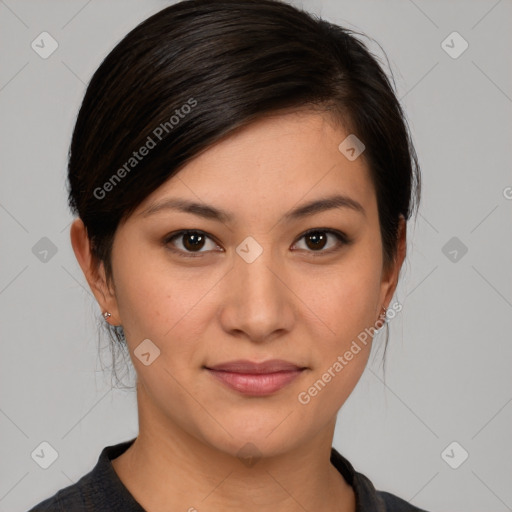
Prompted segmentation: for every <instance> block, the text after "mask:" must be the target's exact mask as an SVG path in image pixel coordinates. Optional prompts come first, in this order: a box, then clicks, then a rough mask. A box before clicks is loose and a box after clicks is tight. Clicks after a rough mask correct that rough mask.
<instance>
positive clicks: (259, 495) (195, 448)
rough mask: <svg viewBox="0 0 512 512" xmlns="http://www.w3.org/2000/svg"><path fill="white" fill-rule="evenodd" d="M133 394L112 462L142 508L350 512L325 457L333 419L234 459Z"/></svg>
mask: <svg viewBox="0 0 512 512" xmlns="http://www.w3.org/2000/svg"><path fill="white" fill-rule="evenodd" d="M138 398H139V400H138V405H139V435H138V437H137V439H136V440H135V441H134V443H133V444H132V446H130V448H129V449H128V450H127V451H126V452H125V453H123V454H122V455H121V456H119V457H118V458H116V459H114V460H113V461H112V465H113V467H114V470H115V471H116V473H117V474H118V476H119V478H120V479H121V481H122V482H123V483H124V485H125V486H126V487H127V489H128V490H129V492H130V493H131V494H132V495H133V497H134V498H135V499H136V500H137V501H138V502H139V503H140V504H141V505H142V506H143V508H145V509H146V510H148V511H150V512H163V511H168V510H184V511H189V512H195V511H197V512H201V511H202V510H208V511H209V512H221V511H222V512H231V511H235V510H237V511H238V510H244V511H247V512H256V511H258V512H259V511H261V510H263V509H264V510H268V511H271V512H291V511H294V512H295V511H297V510H316V511H326V512H327V511H331V512H332V511H339V512H355V495H354V492H353V489H352V487H351V486H350V485H349V484H348V483H347V482H345V480H344V478H343V476H342V475H341V474H340V473H339V472H338V470H337V469H336V468H335V467H334V466H333V465H332V464H331V462H330V453H331V446H332V438H333V434H334V426H335V420H336V418H333V420H332V422H331V424H329V425H328V426H327V427H326V428H325V429H324V430H323V431H322V432H320V433H319V435H318V436H317V437H315V438H313V439H310V440H309V441H308V442H307V443H304V444H301V445H300V446H298V447H297V448H296V449H294V450H293V451H290V452H286V453H283V454H280V455H276V456H273V457H262V458H258V457H257V456H256V457H254V458H252V459H251V458H242V457H240V458H239V457H235V456H233V455H231V454H227V453H225V452H222V451H219V450H217V449H216V448H215V447H212V446H210V445H207V444H205V443H204V442H202V441H201V440H199V439H198V438H197V437H195V436H193V435H191V434H190V433H188V432H186V431H185V430H184V429H182V428H180V427H179V425H176V424H175V423H170V422H169V418H159V420H157V421H155V417H157V416H155V414H156V412H155V411H154V410H151V411H149V404H148V402H147V401H146V400H140V398H141V397H140V396H138ZM149 418H151V421H149Z"/></svg>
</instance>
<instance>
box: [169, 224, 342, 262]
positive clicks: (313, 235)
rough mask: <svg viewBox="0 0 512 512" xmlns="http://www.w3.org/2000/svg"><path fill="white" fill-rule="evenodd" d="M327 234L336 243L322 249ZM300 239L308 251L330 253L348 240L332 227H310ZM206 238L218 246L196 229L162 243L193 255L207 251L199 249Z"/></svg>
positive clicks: (203, 244)
mask: <svg viewBox="0 0 512 512" xmlns="http://www.w3.org/2000/svg"><path fill="white" fill-rule="evenodd" d="M329 235H331V236H332V237H334V238H335V239H336V242H337V243H335V244H334V246H331V247H328V249H327V250H322V249H325V247H326V245H327V240H328V236H329ZM302 239H305V241H306V242H305V243H306V250H307V251H308V252H320V253H330V252H332V251H333V250H336V249H337V248H340V247H341V246H342V245H345V244H348V243H349V240H348V238H347V236H346V235H345V234H344V233H342V232H341V231H336V230H332V229H318V228H317V229H311V230H309V231H307V232H306V233H304V234H303V235H301V237H300V238H299V239H298V240H299V241H300V240H302ZM174 240H180V245H181V248H180V247H179V246H178V247H176V245H175V244H174ZM207 240H210V241H211V243H212V244H213V250H215V247H217V248H218V247H219V246H218V244H216V243H215V242H214V241H213V239H212V238H211V237H210V236H208V235H207V234H206V233H204V232H203V231H197V230H194V231H192V230H189V231H179V232H178V233H175V234H173V235H170V236H168V237H166V238H165V239H164V245H166V246H168V245H169V244H170V245H172V246H174V247H170V249H171V250H172V251H174V252H177V253H181V255H183V256H187V257H188V256H191V257H194V256H196V255H199V254H200V253H204V252H209V251H208V250H205V251H201V249H203V248H204V246H205V243H206V241H207ZM297 243H298V242H296V244H297ZM296 244H294V245H296ZM336 245H337V247H336ZM194 253H195V254H194Z"/></svg>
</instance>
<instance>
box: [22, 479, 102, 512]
mask: <svg viewBox="0 0 512 512" xmlns="http://www.w3.org/2000/svg"><path fill="white" fill-rule="evenodd" d="M91 474H92V471H91V472H89V473H87V474H86V475H84V476H83V477H82V478H80V480H78V482H76V483H75V484H72V485H69V486H67V487H64V488H63V489H60V490H59V491H57V492H56V493H55V494H54V495H53V496H50V497H49V498H46V499H45V500H43V501H41V502H40V503H38V504H37V505H35V506H34V507H32V508H31V509H30V510H28V512H50V511H51V512H68V511H69V512H74V511H77V512H78V511H82V510H87V508H86V506H87V501H88V498H87V489H88V486H89V484H90V479H91Z"/></svg>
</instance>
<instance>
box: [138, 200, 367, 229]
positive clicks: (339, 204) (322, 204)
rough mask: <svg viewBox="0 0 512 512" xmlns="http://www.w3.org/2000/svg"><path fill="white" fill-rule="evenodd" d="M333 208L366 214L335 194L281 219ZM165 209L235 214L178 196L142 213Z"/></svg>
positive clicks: (219, 216) (224, 216)
mask: <svg viewBox="0 0 512 512" xmlns="http://www.w3.org/2000/svg"><path fill="white" fill-rule="evenodd" d="M333 209H348V210H352V211H354V212H357V213H360V214H362V215H364V216H366V212H365V209H364V208H363V206H362V205H361V203H359V202H358V201H356V200H355V199H352V198H351V197H348V196H345V195H334V196H329V197H324V198H321V199H316V200H314V201H310V202H309V203H306V204H303V205H301V206H299V207H297V208H295V209H293V210H291V211H289V212H288V213H286V214H285V215H283V217H282V218H281V221H283V220H284V221H292V220H297V219H301V218H304V217H309V216H312V215H314V214H316V213H320V212H324V211H327V210H333ZM164 210H178V211H182V212H185V213H192V214H194V215H198V216H200V217H203V218H205V219H212V220H218V221H220V222H223V223H226V224H227V223H230V222H233V219H234V216H233V214H231V213H229V212H226V211H224V210H221V209H219V208H215V207H214V206H210V205H207V204H202V203H195V202H193V201H189V200H186V199H178V198H169V199H165V200H163V201H160V202H157V203H154V204H152V205H150V206H149V207H148V208H146V209H145V210H143V211H142V212H141V213H140V215H142V216H143V217H148V216H150V215H153V214H155V213H158V212H161V211H164Z"/></svg>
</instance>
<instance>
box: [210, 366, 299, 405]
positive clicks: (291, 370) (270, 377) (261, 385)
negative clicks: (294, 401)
mask: <svg viewBox="0 0 512 512" xmlns="http://www.w3.org/2000/svg"><path fill="white" fill-rule="evenodd" d="M206 369H207V370H208V371H209V372H210V374H211V375H212V376H213V377H215V378H217V379H218V380H220V381H221V382H223V383H224V384H226V385H227V386H228V387H230V388H231V389H234V390H235V391H238V392H240V393H243V394H246V395H253V396H262V395H268V394H270V393H275V392H276V391H278V390H280V389H281V388H283V387H284V386H286V385H287V384H288V383H290V382H291V381H292V380H294V379H295V378H297V377H298V376H299V375H300V374H301V373H302V371H303V370H304V369H305V368H303V367H299V366H297V365H296V364H293V363H290V362H288V361H283V360H282V359H272V360H269V361H265V362H263V363H253V362H251V361H247V360H237V361H230V362H228V363H223V364H219V365H215V366H211V367H206Z"/></svg>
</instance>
